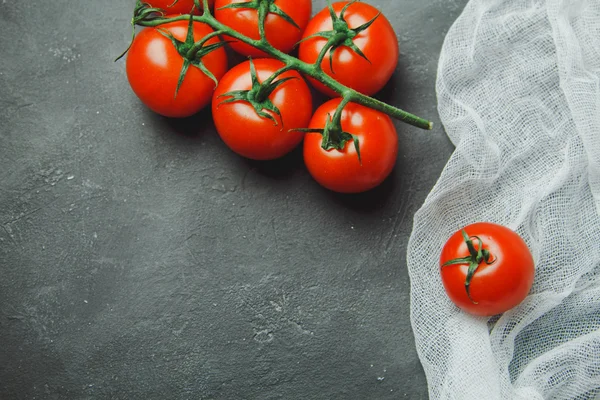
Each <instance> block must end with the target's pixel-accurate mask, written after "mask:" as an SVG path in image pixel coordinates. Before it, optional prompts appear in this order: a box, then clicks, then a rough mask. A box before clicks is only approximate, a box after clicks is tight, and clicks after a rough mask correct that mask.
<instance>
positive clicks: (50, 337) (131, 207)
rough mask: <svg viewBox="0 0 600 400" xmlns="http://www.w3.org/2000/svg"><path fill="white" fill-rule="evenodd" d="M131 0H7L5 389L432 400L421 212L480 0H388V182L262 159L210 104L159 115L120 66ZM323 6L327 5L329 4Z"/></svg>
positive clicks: (10, 395)
mask: <svg viewBox="0 0 600 400" xmlns="http://www.w3.org/2000/svg"><path fill="white" fill-rule="evenodd" d="M133 3H134V2H133V0H132V1H125V0H123V1H116V0H111V1H102V2H100V1H80V0H54V1H51V2H47V1H40V0H32V1H15V0H5V1H2V2H1V3H0V399H92V398H93V399H96V398H102V399H104V398H107V399H108V398H112V399H171V398H172V399H402V398H409V399H426V398H427V384H426V379H425V376H424V374H423V371H422V368H421V366H420V363H419V361H418V357H417V354H416V351H415V348H414V339H413V336H412V332H411V326H410V320H409V279H408V274H407V270H406V262H405V256H406V245H407V240H408V237H409V234H410V231H411V227H412V216H413V214H414V212H415V211H416V210H417V209H418V207H419V206H420V204H421V203H422V202H423V200H424V199H425V197H426V195H427V193H428V192H429V191H430V189H431V188H432V186H433V185H434V183H435V182H436V179H437V177H438V175H439V173H440V172H441V170H442V168H443V166H444V164H445V163H446V161H447V159H448V157H449V156H450V154H451V151H452V146H451V144H450V142H449V141H448V139H447V137H446V136H445V134H444V131H443V129H442V127H441V126H440V124H439V120H438V116H437V111H436V98H435V76H436V68H437V59H438V54H439V50H440V48H441V45H442V42H443V39H444V35H445V33H446V32H447V30H448V28H449V26H450V25H451V24H452V22H453V21H454V20H455V18H456V17H457V16H458V14H459V13H460V11H461V9H462V7H463V6H464V4H465V3H466V0H460V1H448V0H423V1H419V2H417V1H413V0H388V1H383V0H380V1H375V0H373V1H372V3H373V4H375V5H376V6H377V7H379V8H380V9H381V10H382V11H383V12H384V14H386V15H387V16H388V18H389V19H390V20H391V21H392V23H393V24H394V26H395V28H396V30H397V33H398V37H399V40H400V46H401V59H400V63H399V66H398V69H397V72H396V74H395V76H394V77H393V79H392V81H391V82H390V83H389V85H388V86H387V88H386V89H385V90H384V91H383V92H382V93H381V94H380V95H379V96H380V97H381V98H382V99H384V100H386V101H388V102H390V103H392V104H395V105H397V106H399V107H402V108H405V109H408V110H410V111H412V112H415V113H417V114H419V115H421V116H424V117H428V118H431V119H432V120H433V121H435V122H436V127H435V129H434V130H433V131H432V132H425V131H421V130H419V129H416V128H412V127H409V126H407V125H404V124H402V123H400V122H398V123H396V126H397V128H398V134H399V136H400V152H399V157H398V164H397V166H396V169H395V172H394V173H393V175H392V176H391V177H390V178H389V179H388V180H387V181H386V182H385V183H384V184H383V185H382V186H381V187H380V188H378V189H376V190H374V191H372V192H370V193H368V194H364V195H358V196H341V195H335V194H332V193H330V192H327V191H326V190H324V189H322V188H320V187H319V186H318V185H317V184H316V183H315V182H313V180H312V179H311V177H310V176H309V175H308V173H307V172H306V170H305V168H304V167H303V164H302V157H301V153H300V152H298V151H296V152H294V153H292V154H291V155H290V156H288V157H286V158H285V159H284V160H282V161H277V162H270V163H257V162H250V161H246V160H244V159H241V158H240V157H238V156H236V155H235V154H233V153H232V152H231V151H230V150H229V149H228V148H226V147H225V145H224V144H223V143H222V142H221V141H220V139H219V137H218V135H217V134H216V133H215V130H214V128H213V125H212V123H211V118H210V113H209V112H208V111H206V112H201V113H200V114H199V115H198V116H196V117H193V118H190V119H187V120H184V121H170V120H167V119H165V118H161V117H159V116H156V115H153V114H152V113H151V112H149V111H147V110H146V109H145V108H144V107H143V105H142V104H141V103H140V102H139V101H138V100H137V98H136V97H135V96H134V95H133V93H132V92H131V90H130V89H129V86H128V84H127V80H126V77H125V72H124V71H125V64H124V62H119V63H114V62H113V59H114V58H115V56H117V55H118V54H119V53H120V52H121V51H122V50H123V49H124V48H125V47H126V46H127V44H128V39H129V35H130V28H129V25H128V23H129V20H130V13H131V10H132V8H133ZM314 4H315V11H318V10H320V9H321V8H322V7H323V6H324V5H325V2H324V1H315V2H314Z"/></svg>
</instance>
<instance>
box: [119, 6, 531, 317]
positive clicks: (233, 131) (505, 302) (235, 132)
mask: <svg viewBox="0 0 600 400" xmlns="http://www.w3.org/2000/svg"><path fill="white" fill-rule="evenodd" d="M204 4H208V6H209V7H211V8H212V7H214V19H210V20H207V19H205V18H204V17H196V18H195V19H194V17H193V15H198V14H199V12H200V10H199V8H200V7H199V3H198V0H147V2H146V3H142V2H141V0H138V6H137V7H136V13H134V20H133V21H134V23H136V21H137V19H136V18H145V17H146V16H148V14H156V13H157V11H160V13H162V14H163V18H164V19H166V20H163V21H160V22H161V23H160V24H157V25H156V26H151V27H147V28H145V29H143V30H142V31H141V32H139V33H138V34H137V35H136V36H135V38H134V40H133V42H132V45H131V46H130V49H129V52H128V57H127V66H126V69H127V77H128V80H129V83H130V85H131V88H132V89H133V91H134V92H135V94H136V95H137V96H138V97H139V98H140V99H141V101H142V102H143V103H144V104H145V105H146V106H148V107H149V108H150V109H152V110H153V111H155V112H156V113H159V114H161V115H164V116H167V117H186V116H190V115H193V114H195V113H197V112H198V111H200V110H201V109H202V108H204V107H207V106H208V105H209V104H210V105H211V110H212V118H213V121H214V124H215V127H216V130H217V132H218V133H219V135H220V137H221V138H222V140H223V142H224V143H225V144H226V145H227V146H228V147H229V148H230V149H231V150H233V151H234V152H236V153H237V154H239V155H241V156H243V157H246V158H250V159H254V160H271V159H275V158H279V157H282V156H284V155H286V154H288V153H289V152H290V151H292V150H293V149H294V148H296V147H297V146H298V145H300V143H302V142H303V141H304V144H303V146H304V147H303V151H304V152H303V155H304V162H305V164H306V167H307V169H308V171H309V173H310V174H311V175H312V176H313V178H314V179H315V180H316V181H317V182H318V183H319V184H321V185H322V186H323V187H325V188H327V189H330V190H332V191H336V192H340V193H358V192H364V191H367V190H370V189H372V188H374V187H376V186H377V185H379V184H380V183H381V182H383V181H384V180H385V179H386V178H387V177H388V176H389V174H390V173H391V171H392V169H393V168H394V165H395V163H396V158H397V152H398V137H397V134H396V130H395V127H394V124H393V122H392V121H391V119H390V117H389V116H388V115H386V114H384V113H382V112H380V111H376V110H374V109H372V108H369V107H366V106H364V105H361V104H358V103H353V102H351V100H353V99H356V97H357V96H359V94H360V96H363V97H361V98H362V99H363V101H362V102H361V103H362V104H373V103H372V102H371V101H374V100H373V99H370V100H369V101H366V100H364V99H365V98H366V97H364V96H371V95H373V94H375V93H377V92H378V91H379V90H381V89H382V88H383V86H384V85H385V84H386V83H387V82H388V80H389V79H390V77H391V75H392V74H393V72H394V70H395V68H396V66H397V62H398V55H399V52H398V41H397V39H396V34H395V33H394V30H393V28H392V26H391V24H390V23H389V21H388V20H387V19H386V18H385V17H384V16H383V15H381V14H380V13H379V12H378V11H377V9H375V8H374V7H372V6H370V5H368V4H366V3H363V2H358V1H356V0H352V1H343V2H336V3H333V4H330V5H329V6H328V7H327V8H325V9H324V10H322V11H320V12H318V13H317V14H316V15H315V16H314V17H312V19H311V14H312V3H311V0H214V1H209V2H207V3H204ZM178 14H179V15H182V14H183V17H181V16H180V17H178V16H177V15H178ZM184 17H185V18H184ZM211 18H212V17H211ZM198 20H202V21H204V22H207V23H210V24H211V26H213V27H215V28H218V29H220V30H219V31H214V30H213V28H211V27H210V26H209V25H208V24H207V23H202V22H199V21H198ZM225 44H229V45H230V46H231V48H232V49H233V50H234V51H236V52H238V53H240V54H242V55H244V56H248V57H250V58H249V59H247V60H246V61H243V62H241V63H240V64H238V65H236V66H233V67H232V68H228V59H227V55H226V52H225V50H224V47H223V46H224V45H225ZM296 47H298V59H299V60H300V61H302V62H303V64H302V65H303V66H304V67H302V68H304V69H302V68H299V67H298V65H300V64H298V59H297V58H294V57H289V56H286V54H289V53H290V52H292V51H293V50H294V49H295V48H296ZM269 56H275V58H269ZM281 59H283V60H286V63H284V62H282V61H280V60H281ZM302 65H301V66H302ZM306 68H310V70H308V72H307V69H306ZM298 69H302V71H303V72H304V74H307V75H310V76H302V75H301V74H300V73H299V72H298ZM311 71H317V72H316V73H313V72H311ZM315 78H319V80H317V79H315ZM305 79H306V80H307V81H308V82H309V83H310V84H311V85H312V86H313V87H314V88H315V89H316V90H318V91H320V92H322V93H323V94H325V95H326V96H329V97H333V99H331V100H329V101H327V102H325V103H324V104H322V105H320V107H318V108H317V109H316V111H315V112H314V113H313V101H312V96H311V91H310V89H309V87H308V85H307V82H306V81H305ZM323 80H325V81H327V82H328V85H324V84H323V83H322V82H321V81H323ZM332 87H335V88H336V91H334V90H332ZM339 93H342V94H343V95H344V96H343V97H340V95H339ZM367 99H368V98H367ZM386 110H388V111H386V112H390V111H389V108H387V109H386ZM390 115H392V114H391V112H390ZM395 116H397V115H395ZM416 118H418V117H416ZM422 122H424V123H425V124H424V125H425V126H427V125H428V124H429V123H428V122H427V121H424V120H422ZM429 127H430V125H429ZM534 272H535V268H534V263H533V258H532V256H531V253H530V252H529V250H528V248H527V245H526V244H525V242H524V241H523V240H522V239H521V238H520V237H519V236H518V235H517V234H516V233H514V232H513V231H511V230H509V229H508V228H506V227H503V226H500V225H495V224H491V223H478V224H473V225H469V226H467V227H465V228H464V229H462V230H460V231H458V232H456V233H455V234H454V235H453V236H452V237H451V238H450V239H449V240H448V241H447V242H446V245H445V246H444V248H443V250H442V252H441V257H440V273H441V278H442V282H443V285H444V287H445V289H446V292H447V293H448V296H449V297H450V299H451V300H452V301H453V302H454V303H455V304H456V305H457V306H459V307H460V308H462V309H463V310H465V311H467V312H470V313H473V314H476V315H494V314H498V313H503V312H505V311H507V310H509V309H511V308H513V307H515V306H517V305H518V304H519V303H520V302H521V301H523V299H524V298H525V297H526V296H527V294H528V292H529V290H530V288H531V286H532V282H533V278H534Z"/></svg>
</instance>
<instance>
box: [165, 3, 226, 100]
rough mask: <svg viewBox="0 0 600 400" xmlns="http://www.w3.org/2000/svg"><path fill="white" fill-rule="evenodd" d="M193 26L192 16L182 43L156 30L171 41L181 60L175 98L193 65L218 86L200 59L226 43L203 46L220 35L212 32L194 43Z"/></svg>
mask: <svg viewBox="0 0 600 400" xmlns="http://www.w3.org/2000/svg"><path fill="white" fill-rule="evenodd" d="M193 24H194V18H193V16H192V15H190V21H189V24H188V31H187V36H186V39H185V42H182V41H180V40H178V39H177V38H175V36H173V34H172V33H171V32H169V31H165V30H163V29H158V32H159V33H160V34H161V35H163V36H164V37H166V38H167V39H169V40H170V41H171V43H173V46H175V48H176V49H177V52H178V53H179V55H181V57H182V58H183V66H182V68H181V72H180V74H179V80H178V81H177V88H176V89H175V97H177V93H179V89H180V88H181V85H182V84H183V81H184V80H185V76H186V74H187V71H188V69H189V67H190V65H193V66H194V67H196V68H198V69H199V70H200V71H202V72H203V73H204V75H206V76H207V77H208V78H210V79H211V80H212V81H213V82H214V83H215V87H216V86H217V85H218V84H219V81H218V80H217V78H216V77H215V76H214V74H213V73H212V72H210V71H209V69H208V68H206V66H205V65H204V63H203V62H202V58H203V57H204V56H206V55H207V54H209V53H211V52H213V51H215V50H217V49H219V48H221V47H223V46H225V44H227V42H224V41H219V42H217V43H213V44H209V45H208V46H204V45H205V44H206V42H208V41H209V40H211V39H212V38H214V37H216V36H218V35H220V34H221V33H222V32H220V31H217V32H213V33H211V34H209V35H206V36H205V37H204V38H202V39H201V40H199V41H198V42H194V29H193Z"/></svg>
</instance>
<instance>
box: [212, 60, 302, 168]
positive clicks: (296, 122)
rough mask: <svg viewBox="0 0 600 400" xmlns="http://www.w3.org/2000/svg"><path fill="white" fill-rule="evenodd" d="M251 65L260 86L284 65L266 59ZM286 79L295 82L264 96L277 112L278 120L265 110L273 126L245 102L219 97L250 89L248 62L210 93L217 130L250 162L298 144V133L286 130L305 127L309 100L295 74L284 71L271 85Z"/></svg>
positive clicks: (275, 156) (238, 66)
mask: <svg viewBox="0 0 600 400" xmlns="http://www.w3.org/2000/svg"><path fill="white" fill-rule="evenodd" d="M253 62H254V66H255V69H256V74H257V77H258V81H259V82H261V83H262V82H264V81H265V80H267V79H268V78H269V77H270V76H271V75H272V74H273V73H274V72H275V71H277V70H278V69H280V68H281V67H283V66H284V64H283V63H282V62H280V61H277V60H274V59H269V58H264V59H258V60H254V61H253ZM290 77H293V78H295V79H291V80H288V81H286V82H285V83H283V84H281V86H278V87H277V88H276V89H275V90H274V91H273V92H272V93H271V94H270V95H269V96H268V99H269V100H270V101H271V102H272V104H273V105H274V106H275V107H277V109H279V112H280V113H281V117H280V116H278V115H277V114H275V113H274V112H271V111H266V112H267V113H269V114H270V115H272V116H273V118H274V119H275V121H277V125H275V123H274V121H273V120H271V119H268V118H264V117H261V116H259V115H258V114H257V112H256V111H255V109H254V107H253V106H252V105H250V103H248V102H246V101H235V102H231V103H225V102H224V101H226V100H227V99H228V96H222V95H224V94H226V93H229V92H232V91H240V90H241V91H246V90H250V89H251V88H252V80H251V74H250V61H246V62H243V63H241V64H239V65H237V66H235V67H234V68H232V69H231V70H229V71H228V72H227V74H225V76H224V77H223V78H222V79H221V81H220V82H219V86H218V87H217V90H216V91H215V93H214V96H213V102H212V112H213V119H214V122H215V126H216V128H217V131H218V132H219V135H220V136H221V138H222V139H223V141H224V142H225V144H227V146H229V148H231V149H232V150H233V151H234V152H236V153H238V154H240V155H241V156H244V157H247V158H251V159H254V160H272V159H275V158H279V157H282V156H283V155H285V154H287V153H289V152H290V151H291V150H292V149H294V148H295V147H296V146H297V145H298V144H299V143H300V142H301V141H302V137H303V134H302V133H300V132H289V130H290V129H297V128H305V127H306V126H308V121H309V120H310V116H311V113H312V98H311V94H310V89H309V88H308V85H307V84H306V82H305V81H304V80H303V79H302V77H301V76H300V74H299V73H298V72H296V71H287V72H284V73H283V74H281V75H279V77H278V78H276V80H275V82H277V80H280V79H285V78H290ZM219 96H221V97H219ZM282 120H283V123H282V122H281V121H282Z"/></svg>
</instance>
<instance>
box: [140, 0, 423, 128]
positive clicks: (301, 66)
mask: <svg viewBox="0 0 600 400" xmlns="http://www.w3.org/2000/svg"><path fill="white" fill-rule="evenodd" d="M203 5H204V7H203V9H204V11H203V13H202V15H193V16H190V15H188V14H184V15H178V16H175V17H170V18H165V17H163V16H161V15H158V16H157V15H153V16H152V18H138V19H135V20H134V21H132V22H133V23H134V24H135V25H139V26H144V27H156V26H160V25H163V24H166V23H169V22H174V21H182V20H186V21H187V20H189V19H190V17H191V18H193V20H194V21H196V22H202V23H205V24H207V25H208V26H210V27H211V28H213V29H214V30H215V31H218V32H221V33H222V34H224V35H226V36H229V37H231V38H234V39H237V40H239V41H241V42H243V43H246V44H248V45H250V46H252V47H255V48H257V49H259V50H262V51H263V52H265V53H267V54H268V55H270V56H271V57H273V58H275V59H277V60H279V61H281V62H283V63H284V64H286V66H287V67H286V70H289V69H294V70H296V71H298V72H300V73H302V74H304V75H305V76H309V77H311V78H313V79H315V80H317V81H319V82H321V83H322V84H324V85H325V86H327V87H329V88H330V89H332V90H333V91H335V92H336V93H338V94H339V95H340V96H341V97H342V98H343V99H344V101H343V102H342V104H340V106H341V107H340V109H342V108H343V106H345V105H346V104H347V103H349V102H353V103H358V104H361V105H363V106H366V107H369V108H371V109H374V110H377V111H381V112H383V113H385V114H387V115H389V116H390V117H392V118H395V119H397V120H400V121H403V122H405V123H407V124H410V125H413V126H416V127H418V128H421V129H427V130H430V129H432V127H433V124H432V123H431V122H430V121H428V120H426V119H423V118H421V117H418V116H416V115H414V114H411V113H409V112H407V111H404V110H402V109H400V108H397V107H394V106H391V105H389V104H387V103H385V102H383V101H380V100H377V99H375V98H373V97H370V96H366V95H364V94H362V93H359V92H357V91H356V90H353V89H351V88H349V87H347V86H344V85H342V84H341V83H339V82H338V81H336V80H335V79H334V78H333V77H331V76H329V75H327V74H326V73H325V72H323V70H322V69H321V63H320V62H317V63H315V64H308V63H305V62H303V61H301V60H299V59H298V58H296V57H294V56H291V55H289V54H286V53H283V52H281V51H279V50H277V49H276V48H275V47H273V46H272V45H271V44H270V43H269V42H268V41H267V40H266V38H265V37H264V18H261V19H262V21H261V22H262V24H261V25H263V26H262V27H261V29H260V31H261V33H262V35H261V36H262V37H261V39H259V40H254V39H251V38H249V37H247V36H245V35H242V34H241V33H239V32H237V31H236V30H234V29H231V28H230V27H228V26H227V25H225V24H223V23H221V22H219V21H217V19H216V18H215V17H214V16H213V15H212V13H211V12H210V9H209V7H208V1H207V0H203ZM263 13H264V11H263ZM332 39H333V38H332ZM334 44H335V41H334V40H329V41H328V42H327V46H329V47H331V46H332V45H334ZM326 52H327V49H323V51H322V55H323V57H324V56H325V53H326ZM323 57H319V59H320V60H322V59H323ZM340 112H341V111H340Z"/></svg>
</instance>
